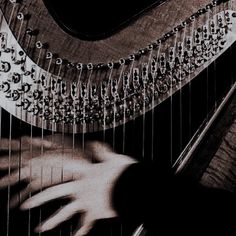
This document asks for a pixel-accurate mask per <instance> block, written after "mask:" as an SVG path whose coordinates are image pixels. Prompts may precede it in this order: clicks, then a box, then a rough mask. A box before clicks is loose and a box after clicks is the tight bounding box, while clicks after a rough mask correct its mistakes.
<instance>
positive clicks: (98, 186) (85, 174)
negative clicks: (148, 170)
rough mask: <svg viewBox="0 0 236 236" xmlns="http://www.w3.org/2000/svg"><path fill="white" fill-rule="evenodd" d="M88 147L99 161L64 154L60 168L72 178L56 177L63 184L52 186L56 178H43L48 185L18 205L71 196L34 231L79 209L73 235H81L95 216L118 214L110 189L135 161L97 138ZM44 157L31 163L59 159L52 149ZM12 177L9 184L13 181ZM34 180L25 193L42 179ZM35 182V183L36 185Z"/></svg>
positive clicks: (24, 206)
mask: <svg viewBox="0 0 236 236" xmlns="http://www.w3.org/2000/svg"><path fill="white" fill-rule="evenodd" d="M88 150H89V151H90V152H91V153H92V155H93V157H95V158H96V159H97V161H99V162H98V163H91V162H90V161H89V160H85V159H81V156H80V157H78V158H68V156H66V155H64V158H63V159H64V161H63V171H67V172H68V173H69V174H68V175H67V178H66V181H68V180H71V182H68V183H62V182H63V181H61V182H60V181H59V182H60V183H62V184H59V185H57V186H53V185H55V184H57V181H53V182H52V181H49V179H47V178H46V179H45V181H43V183H44V184H43V186H44V187H49V188H48V189H46V190H44V191H42V192H40V193H38V194H36V195H35V196H33V197H32V198H30V199H28V200H26V201H25V202H24V203H23V205H22V206H21V209H30V208H34V207H38V206H41V205H43V204H44V203H47V202H49V201H51V200H54V199H60V198H68V199H70V203H69V204H67V205H65V206H63V207H62V208H61V209H60V210H59V211H58V212H56V213H55V214H54V215H52V216H51V217H50V218H49V219H47V220H46V221H45V222H44V223H42V224H41V225H40V226H39V227H38V228H37V231H39V232H44V231H47V230H51V229H53V228H55V227H56V226H57V225H59V224H60V223H62V222H64V221H65V220H67V219H69V218H71V217H72V216H73V215H74V214H76V213H82V217H81V220H80V225H81V228H80V229H79V230H78V231H77V232H75V236H81V235H85V234H87V233H88V232H89V230H90V229H91V228H92V226H93V223H94V222H95V221H96V220H98V219H104V218H111V217H115V216H116V215H117V214H116V212H115V211H114V209H113V208H112V204H111V191H112V188H113V186H114V183H115V181H116V179H117V178H118V177H119V176H120V174H121V173H122V172H123V171H124V169H125V168H126V167H127V166H128V165H130V164H132V163H134V162H135V161H134V160H133V159H131V158H130V157H128V156H124V155H119V154H116V153H114V152H112V151H111V150H110V149H109V148H108V147H107V146H105V145H103V144H101V143H98V142H94V143H91V144H90V145H89V147H88ZM44 160H46V162H44V161H41V162H40V159H38V158H36V159H33V160H32V161H31V166H32V167H34V166H38V165H39V164H40V163H45V166H51V165H53V166H54V167H55V166H57V165H55V163H58V162H57V161H58V159H57V158H55V152H54V153H53V152H52V153H47V155H46V158H45V159H44ZM46 163H47V164H46ZM50 164H51V165H50ZM39 166H40V165H39ZM27 169H28V170H24V172H25V176H27V177H29V166H28V167H27ZM36 169H37V168H36ZM43 169H44V168H43ZM51 170H52V169H51ZM21 171H22V170H21ZM49 172H50V169H49ZM36 173H37V174H36V175H35V176H36V177H35V179H36V180H39V175H38V171H36ZM16 175H17V174H16ZM44 176H45V175H44ZM11 177H12V175H11ZM11 177H10V179H11ZM12 179H14V181H15V180H16V178H15V177H12ZM36 180H35V181H36ZM14 181H13V182H11V183H10V184H14V183H15V182H14ZM33 182H34V181H31V184H30V187H29V188H28V190H27V189H26V190H25V191H26V195H27V194H28V193H29V192H30V191H31V190H32V191H36V190H35V189H38V188H39V187H40V185H41V184H42V181H41V183H40V184H39V183H37V181H36V182H34V184H32V183H33ZM35 183H37V184H36V185H35ZM1 184H2V181H0V186H1ZM33 186H34V187H33ZM35 186H36V187H35ZM23 194H24V193H23Z"/></svg>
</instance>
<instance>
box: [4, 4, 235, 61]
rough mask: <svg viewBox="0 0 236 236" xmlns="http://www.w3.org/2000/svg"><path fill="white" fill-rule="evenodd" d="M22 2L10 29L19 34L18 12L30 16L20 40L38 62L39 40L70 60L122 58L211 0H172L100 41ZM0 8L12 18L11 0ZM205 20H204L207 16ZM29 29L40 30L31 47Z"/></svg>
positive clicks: (111, 59)
mask: <svg viewBox="0 0 236 236" xmlns="http://www.w3.org/2000/svg"><path fill="white" fill-rule="evenodd" d="M23 3H24V4H22V5H21V4H18V5H17V6H16V8H15V10H14V13H15V14H13V18H12V21H11V28H12V30H13V31H14V32H15V34H16V35H18V34H19V23H18V22H17V20H16V13H17V12H22V13H24V14H28V15H30V19H29V20H27V21H25V22H24V24H23V26H22V28H21V34H20V35H19V41H20V42H21V44H22V45H23V47H24V48H27V51H28V52H30V54H31V56H32V59H34V60H35V61H37V56H38V54H37V52H35V50H34V43H35V42H36V41H38V40H40V41H41V42H44V43H47V44H48V45H49V49H48V50H50V51H51V52H53V53H56V54H58V56H60V57H61V58H65V59H67V60H69V61H71V62H82V63H90V62H92V63H100V62H109V61H116V60H119V59H120V58H122V57H126V56H128V55H130V54H132V53H134V52H137V51H138V50H139V49H141V48H144V47H146V46H147V45H148V44H150V43H151V42H153V41H155V40H156V39H159V38H160V37H162V36H163V35H164V34H165V33H167V32H169V31H170V30H172V29H173V28H174V27H175V26H176V25H178V24H179V23H181V22H182V21H183V20H185V19H186V18H188V17H190V16H191V15H192V14H193V13H194V12H196V11H197V10H198V9H200V8H202V7H204V6H206V5H207V4H209V3H211V1H209V0H198V1H186V0H169V1H167V2H166V3H165V4H163V5H161V6H158V7H155V8H153V9H151V10H149V11H147V12H146V13H144V14H143V15H142V16H140V17H138V19H136V20H134V21H133V22H131V23H130V24H129V25H128V26H127V27H125V28H123V29H122V30H120V31H119V32H117V33H116V34H114V35H112V36H110V37H108V38H106V39H102V40H98V41H84V40H80V39H77V38H74V37H72V36H70V35H68V34H67V33H65V32H64V31H62V30H61V28H60V27H59V26H58V25H57V24H56V23H55V21H54V20H53V18H52V17H51V16H50V15H49V13H48V11H47V9H46V7H45V6H44V4H43V2H42V1H41V0H24V1H23ZM234 3H235V0H233V1H231V4H234ZM234 5H235V4H234ZM1 7H2V8H3V9H4V12H6V16H7V19H8V20H9V16H10V14H11V12H12V4H11V3H10V1H6V0H2V1H1ZM220 8H222V6H220ZM216 11H217V10H216ZM203 21H204V22H205V19H203ZM27 28H32V29H37V30H38V31H39V34H38V35H37V36H35V37H34V38H33V39H32V40H31V42H30V43H31V45H30V46H29V48H28V46H26V45H27V42H28V41H27V39H26V37H27V36H26V35H25V30H26V29H27ZM30 48H31V49H30Z"/></svg>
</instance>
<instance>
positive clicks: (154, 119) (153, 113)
mask: <svg viewBox="0 0 236 236" xmlns="http://www.w3.org/2000/svg"><path fill="white" fill-rule="evenodd" d="M161 49H162V42H161V41H160V43H159V46H158V49H157V53H156V65H157V67H158V61H159V58H160V54H161ZM155 76H156V74H155V75H153V97H152V133H151V142H152V144H151V149H152V150H151V160H154V146H155V145H156V143H157V140H156V139H155V138H154V135H155V132H158V131H157V130H155V122H157V119H158V117H155V110H154V105H155V97H154V92H155V89H156V88H155V84H156V81H155V80H156V78H155ZM155 158H157V156H155Z"/></svg>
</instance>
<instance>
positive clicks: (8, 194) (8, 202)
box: [6, 4, 16, 236]
mask: <svg viewBox="0 0 236 236" xmlns="http://www.w3.org/2000/svg"><path fill="white" fill-rule="evenodd" d="M15 7H16V5H15V4H13V8H12V11H11V15H10V18H9V27H10V25H11V21H12V18H13V15H14V11H15ZM9 116H10V117H9V122H10V125H9V147H8V149H9V152H8V177H9V178H10V175H11V155H12V150H11V141H12V114H9ZM10 194H11V187H10V185H8V188H7V235H6V236H9V229H10V228H9V227H10Z"/></svg>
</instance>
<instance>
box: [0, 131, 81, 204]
mask: <svg viewBox="0 0 236 236" xmlns="http://www.w3.org/2000/svg"><path fill="white" fill-rule="evenodd" d="M59 139H61V136H60V135H54V136H53V141H52V140H51V137H50V136H46V137H44V139H41V138H30V137H22V138H21V142H19V140H11V141H10V142H9V140H7V139H1V142H0V144H1V150H2V151H7V152H8V151H9V149H10V150H11V154H10V155H6V156H1V157H0V170H8V172H9V174H8V175H7V176H5V177H4V178H2V179H0V189H3V188H6V187H7V186H13V185H15V184H17V183H19V182H22V181H26V182H28V185H27V187H26V188H25V189H23V190H22V191H21V192H20V193H19V194H16V195H15V196H13V197H12V198H11V201H10V207H11V208H13V207H15V206H17V205H18V204H19V203H20V202H22V201H23V200H25V199H26V198H27V197H28V196H29V194H33V193H34V192H37V191H40V190H42V189H44V188H45V187H49V186H53V185H56V184H59V183H63V182H66V181H70V180H72V179H73V178H77V176H76V173H75V174H74V173H73V168H72V166H73V165H74V159H76V160H77V162H76V163H77V164H78V160H79V159H80V162H83V160H82V159H81V156H82V154H81V150H79V149H78V148H75V149H73V148H72V147H71V145H69V143H71V140H70V139H69V138H66V140H64V141H65V142H64V143H63V145H62V144H61V143H60V142H59ZM42 150H43V151H42ZM65 159H66V160H69V159H70V160H71V161H70V162H66V163H65V164H64V160H65ZM71 165H72V166H71Z"/></svg>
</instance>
